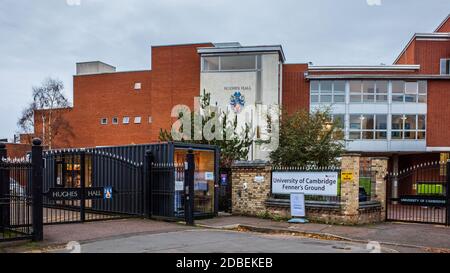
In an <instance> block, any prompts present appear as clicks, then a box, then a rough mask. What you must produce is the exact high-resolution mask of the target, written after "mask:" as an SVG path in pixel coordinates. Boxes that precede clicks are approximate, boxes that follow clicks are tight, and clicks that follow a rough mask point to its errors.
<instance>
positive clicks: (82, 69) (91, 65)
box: [76, 61, 116, 75]
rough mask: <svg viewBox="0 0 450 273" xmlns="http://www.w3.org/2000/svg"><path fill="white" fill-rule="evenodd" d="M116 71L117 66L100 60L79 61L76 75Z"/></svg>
mask: <svg viewBox="0 0 450 273" xmlns="http://www.w3.org/2000/svg"><path fill="white" fill-rule="evenodd" d="M114 72H116V68H115V67H114V66H112V65H109V64H106V63H103V62H100V61H94V62H83V63H77V74H76V75H90V74H102V73H114Z"/></svg>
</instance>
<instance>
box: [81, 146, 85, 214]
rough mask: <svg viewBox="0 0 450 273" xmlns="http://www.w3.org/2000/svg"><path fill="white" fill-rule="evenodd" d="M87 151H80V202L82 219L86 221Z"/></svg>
mask: <svg viewBox="0 0 450 273" xmlns="http://www.w3.org/2000/svg"><path fill="white" fill-rule="evenodd" d="M85 156H86V153H85V152H82V153H80V176H81V177H80V192H81V201H80V202H81V203H80V221H81V222H84V221H86V214H85V213H86V179H85V174H86V170H85V169H86V168H85V167H86V164H85V160H86V158H85Z"/></svg>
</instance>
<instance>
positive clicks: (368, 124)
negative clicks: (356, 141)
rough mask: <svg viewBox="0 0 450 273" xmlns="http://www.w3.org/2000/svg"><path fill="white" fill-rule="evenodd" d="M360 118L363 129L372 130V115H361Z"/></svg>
mask: <svg viewBox="0 0 450 273" xmlns="http://www.w3.org/2000/svg"><path fill="white" fill-rule="evenodd" d="M361 120H362V129H363V130H373V128H374V124H375V122H374V116H373V115H363V116H362V119H361Z"/></svg>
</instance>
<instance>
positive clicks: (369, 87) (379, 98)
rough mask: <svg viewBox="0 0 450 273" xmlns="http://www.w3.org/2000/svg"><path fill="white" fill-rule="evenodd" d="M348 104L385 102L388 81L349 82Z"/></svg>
mask: <svg viewBox="0 0 450 273" xmlns="http://www.w3.org/2000/svg"><path fill="white" fill-rule="evenodd" d="M349 83H350V102H354V103H361V102H363V103H374V102H387V98H388V81H350V82H349Z"/></svg>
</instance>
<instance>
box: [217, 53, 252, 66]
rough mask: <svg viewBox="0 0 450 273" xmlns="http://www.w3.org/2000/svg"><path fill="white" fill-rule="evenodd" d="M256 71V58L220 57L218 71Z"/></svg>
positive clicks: (249, 56)
mask: <svg viewBox="0 0 450 273" xmlns="http://www.w3.org/2000/svg"><path fill="white" fill-rule="evenodd" d="M251 69H253V70H254V69H256V56H254V55H239V56H222V57H220V70H251Z"/></svg>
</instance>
